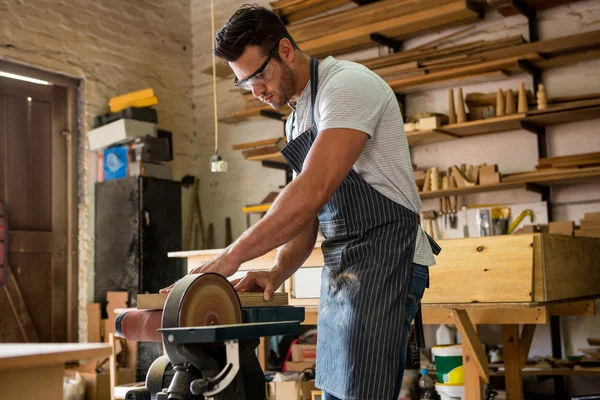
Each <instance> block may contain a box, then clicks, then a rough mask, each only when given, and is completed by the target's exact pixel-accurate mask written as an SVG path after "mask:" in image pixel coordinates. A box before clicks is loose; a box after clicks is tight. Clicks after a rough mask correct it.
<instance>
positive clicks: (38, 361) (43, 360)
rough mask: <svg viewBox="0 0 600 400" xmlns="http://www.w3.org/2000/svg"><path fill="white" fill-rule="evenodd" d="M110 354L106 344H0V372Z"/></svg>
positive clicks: (108, 346)
mask: <svg viewBox="0 0 600 400" xmlns="http://www.w3.org/2000/svg"><path fill="white" fill-rule="evenodd" d="M111 352H112V349H111V347H110V345H109V344H108V343H106V344H105V343H3V344H0V371H2V370H7V369H15V368H27V367H39V366H48V365H56V364H64V363H66V362H69V361H78V360H81V359H90V358H104V357H109V356H110V355H111Z"/></svg>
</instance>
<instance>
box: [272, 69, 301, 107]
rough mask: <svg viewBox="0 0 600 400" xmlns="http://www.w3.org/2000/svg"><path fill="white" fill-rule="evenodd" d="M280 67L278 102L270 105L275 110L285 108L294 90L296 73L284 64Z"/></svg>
mask: <svg viewBox="0 0 600 400" xmlns="http://www.w3.org/2000/svg"><path fill="white" fill-rule="evenodd" d="M279 64H280V65H281V83H280V84H279V96H278V97H279V101H278V102H277V104H271V107H272V108H274V109H275V110H280V109H281V108H282V107H283V106H285V105H286V104H287V103H288V102H289V101H290V99H291V98H292V96H293V95H294V89H295V88H296V73H295V72H294V71H293V70H292V69H291V68H290V67H289V66H288V65H287V64H285V63H284V62H280V63H279Z"/></svg>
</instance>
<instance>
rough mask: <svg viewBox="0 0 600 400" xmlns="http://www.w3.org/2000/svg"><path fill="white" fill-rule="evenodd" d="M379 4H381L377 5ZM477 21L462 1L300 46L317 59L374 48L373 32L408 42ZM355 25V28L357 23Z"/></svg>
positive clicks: (304, 42) (475, 15)
mask: <svg viewBox="0 0 600 400" xmlns="http://www.w3.org/2000/svg"><path fill="white" fill-rule="evenodd" d="M444 1H445V0H444ZM445 2H446V1H445ZM376 4H378V3H375V4H374V5H376ZM400 10H402V8H400ZM477 19H478V13H477V12H476V11H474V10H472V9H471V8H469V3H467V2H466V1H464V0H460V1H455V2H453V3H448V4H445V5H439V6H436V7H434V8H431V9H426V10H423V11H420V12H415V13H411V14H402V15H400V16H397V17H393V18H389V17H386V18H385V19H384V20H382V21H378V22H373V23H366V24H362V25H359V26H355V27H352V28H350V29H348V30H345V31H339V32H335V33H331V34H325V35H323V36H315V37H314V38H312V39H309V40H305V41H299V43H298V45H299V47H300V48H301V49H302V50H303V51H305V52H306V53H308V54H310V55H313V56H322V55H326V54H338V53H342V52H347V51H351V50H358V49H361V48H364V47H367V46H369V45H371V43H372V42H371V39H370V34H371V33H373V32H379V33H381V34H382V35H385V36H388V37H403V38H404V37H409V36H412V35H415V34H418V33H423V32H428V31H431V30H433V29H438V28H441V27H445V26H449V25H452V24H458V23H465V22H472V21H475V20H477ZM352 23H353V24H355V22H352ZM292 37H295V35H294V34H293V33H292Z"/></svg>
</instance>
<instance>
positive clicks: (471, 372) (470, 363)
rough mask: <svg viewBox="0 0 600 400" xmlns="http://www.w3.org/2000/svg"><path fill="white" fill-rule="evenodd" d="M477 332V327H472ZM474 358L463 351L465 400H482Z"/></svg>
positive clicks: (481, 386) (479, 380)
mask: <svg viewBox="0 0 600 400" xmlns="http://www.w3.org/2000/svg"><path fill="white" fill-rule="evenodd" d="M473 329H474V330H475V332H477V325H473ZM475 358H476V357H475V356H473V355H472V354H471V353H470V352H469V351H463V368H464V371H465V399H473V400H483V384H482V381H481V378H480V377H479V371H478V369H477V365H476V361H475Z"/></svg>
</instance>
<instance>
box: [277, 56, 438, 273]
mask: <svg viewBox="0 0 600 400" xmlns="http://www.w3.org/2000/svg"><path fill="white" fill-rule="evenodd" d="M310 97H311V89H310V82H309V83H308V84H307V85H306V87H305V88H304V90H303V91H302V94H301V95H300V97H299V99H298V102H297V104H296V118H295V120H296V126H295V129H294V130H293V132H292V133H291V137H292V138H296V137H297V136H298V135H299V134H301V133H302V132H304V131H306V130H307V129H309V128H310V127H311V125H312V115H311V104H310ZM291 121H292V118H289V119H288V122H287V125H286V132H288V140H290V131H291V130H292V123H291ZM315 122H316V124H317V127H318V128H319V130H320V131H322V130H325V129H332V128H348V129H356V130H359V131H362V132H365V133H366V134H367V135H369V140H368V141H367V144H366V145H365V148H364V150H363V151H362V153H361V154H360V156H359V158H358V160H356V162H355V163H354V170H355V171H356V172H357V173H358V174H359V175H360V176H361V177H362V178H363V179H364V180H365V181H367V183H369V184H370V185H371V186H372V187H373V188H374V189H376V190H377V191H379V192H380V193H381V194H383V195H384V196H386V197H387V198H389V199H391V200H393V201H395V202H396V203H398V204H401V205H402V206H404V207H406V208H408V209H409V210H412V211H414V212H415V213H417V214H419V213H420V212H421V199H420V197H419V194H418V192H417V186H416V184H415V177H414V174H413V170H412V163H411V159H410V151H409V149H408V141H407V138H406V133H405V132H404V121H403V120H402V115H401V114H400V107H399V106H398V101H397V100H396V96H395V95H394V92H393V91H392V89H391V88H390V87H389V85H388V84H387V83H386V82H385V81H384V80H383V79H381V78H380V77H379V76H378V75H377V74H375V73H374V72H372V71H371V70H369V69H368V68H366V67H365V66H363V65H360V64H357V63H354V62H350V61H343V60H336V59H334V58H333V57H327V58H326V59H325V60H323V61H321V62H320V63H319V88H318V91H317V97H316V100H315ZM413 261H414V262H415V263H417V264H421V265H434V264H435V260H434V258H433V252H432V250H431V246H430V245H429V242H428V240H427V237H426V236H425V232H424V231H423V229H421V228H420V227H419V232H418V234H417V247H416V251H415V257H414V259H413Z"/></svg>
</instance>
